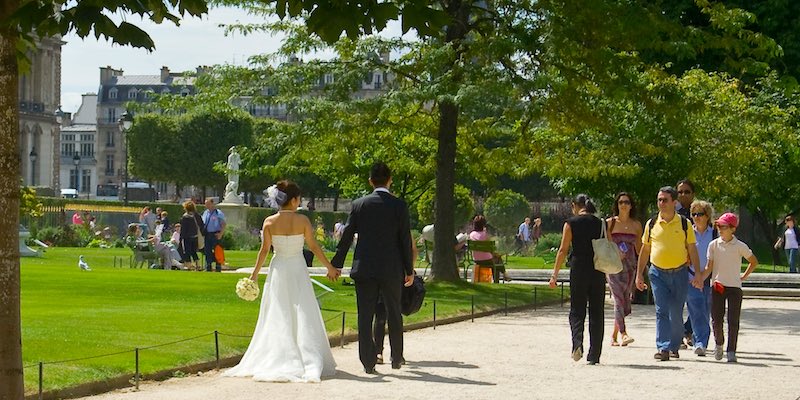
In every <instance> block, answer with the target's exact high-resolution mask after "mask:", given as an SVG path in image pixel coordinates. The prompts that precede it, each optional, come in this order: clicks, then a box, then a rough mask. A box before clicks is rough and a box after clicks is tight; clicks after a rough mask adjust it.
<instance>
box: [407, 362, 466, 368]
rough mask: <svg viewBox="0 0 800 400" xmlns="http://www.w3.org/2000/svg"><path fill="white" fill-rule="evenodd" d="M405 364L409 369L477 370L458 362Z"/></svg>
mask: <svg viewBox="0 0 800 400" xmlns="http://www.w3.org/2000/svg"><path fill="white" fill-rule="evenodd" d="M406 364H407V365H408V366H409V367H411V368H429V367H430V368H466V369H476V368H479V367H478V366H477V365H472V364H464V363H463V362H460V361H407V362H406Z"/></svg>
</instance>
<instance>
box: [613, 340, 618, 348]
mask: <svg viewBox="0 0 800 400" xmlns="http://www.w3.org/2000/svg"><path fill="white" fill-rule="evenodd" d="M611 346H612V347H618V346H619V342H617V341H616V340H612V341H611Z"/></svg>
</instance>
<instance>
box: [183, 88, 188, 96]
mask: <svg viewBox="0 0 800 400" xmlns="http://www.w3.org/2000/svg"><path fill="white" fill-rule="evenodd" d="M188 95H189V89H186V88H183V89H181V97H186V96H188Z"/></svg>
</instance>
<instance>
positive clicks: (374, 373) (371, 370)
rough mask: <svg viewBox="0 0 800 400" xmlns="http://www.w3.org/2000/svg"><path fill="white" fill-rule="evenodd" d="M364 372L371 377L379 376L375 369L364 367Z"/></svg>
mask: <svg viewBox="0 0 800 400" xmlns="http://www.w3.org/2000/svg"><path fill="white" fill-rule="evenodd" d="M364 372H366V373H368V374H370V375H378V371H375V367H364Z"/></svg>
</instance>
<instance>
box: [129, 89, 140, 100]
mask: <svg viewBox="0 0 800 400" xmlns="http://www.w3.org/2000/svg"><path fill="white" fill-rule="evenodd" d="M137 94H139V91H138V90H136V89H131V90H128V100H136V95H137Z"/></svg>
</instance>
